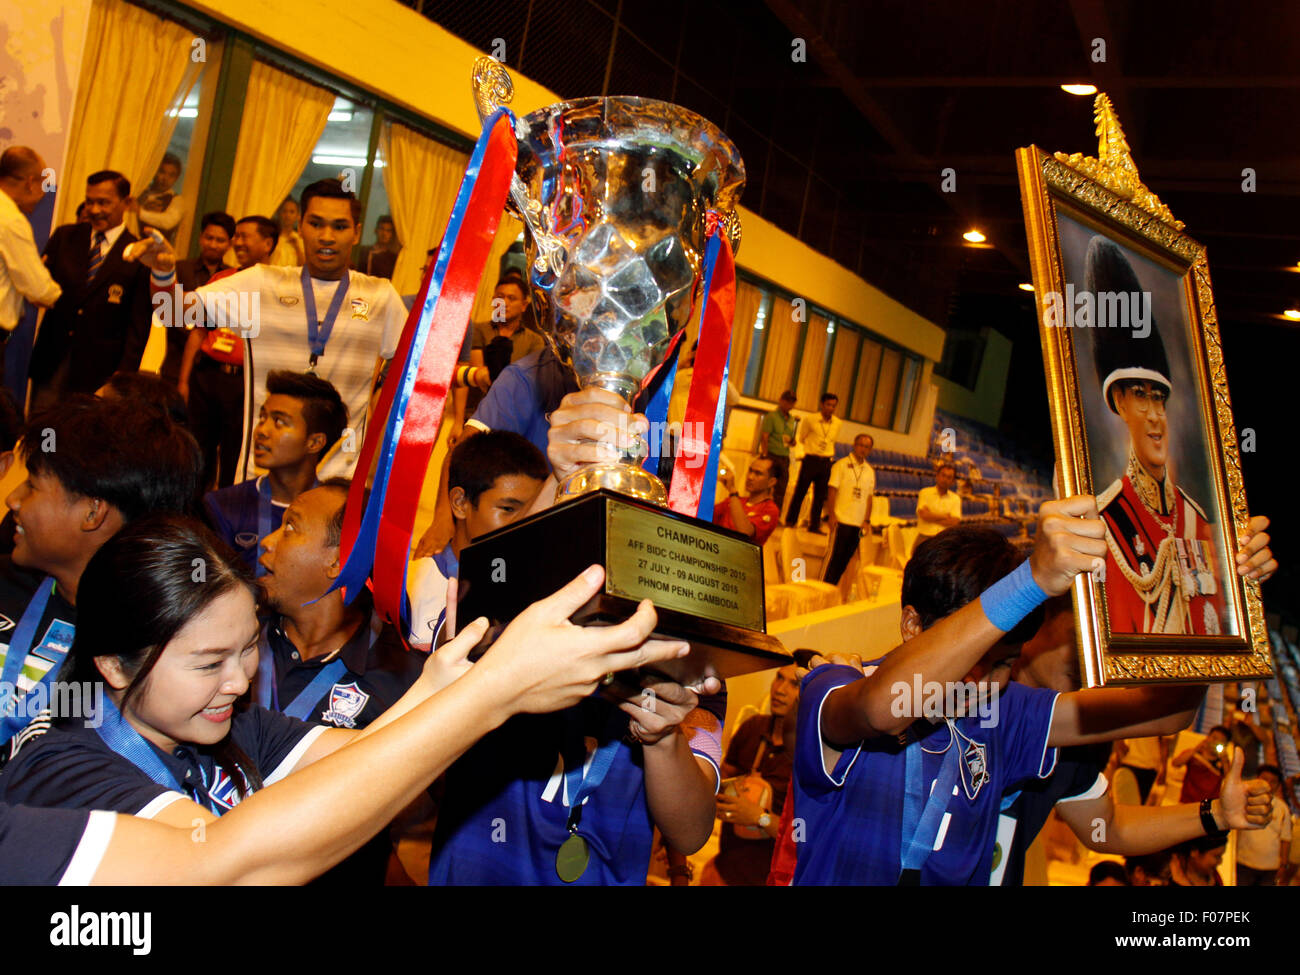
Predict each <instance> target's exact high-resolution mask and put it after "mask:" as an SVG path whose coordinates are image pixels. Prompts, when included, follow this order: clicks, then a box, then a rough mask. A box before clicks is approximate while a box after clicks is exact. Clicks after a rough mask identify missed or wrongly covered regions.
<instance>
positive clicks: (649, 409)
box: [641, 341, 682, 474]
mask: <svg viewBox="0 0 1300 975" xmlns="http://www.w3.org/2000/svg"><path fill="white" fill-rule="evenodd" d="M681 346H682V343H681V342H680V341H679V342H678V343H677V345H676V347H675V348H674V349H673V361H672V362H670V363H668V365H667V368H665V369H664V375H662V376H660V377H659V379H658V386H656V387H655V391H654V394H653V395H652V396H651V397H650V402H649V403H647V404H646V410H645V418H646V419H647V420H649V421H650V437H651V442H652V444H653V441H654V434H655V431H656V430H658V431H659V443H658V447H659V453H658V454H657V455H656V453H655V452H654V451H651V452H650V456H649V457H647V458H646V459H645V460H644V461H643V462H642V464H641V466H642V467H643V468H644V469H645V470H647V471H648V472H650V473H651V474H658V473H659V458H660V457H661V456H663V452H664V449H665V443H666V442H667V439H668V429H667V422H668V404H669V402H670V401H671V400H672V398H673V384H674V383H676V382H677V359H678V356H679V355H680V353H681Z"/></svg>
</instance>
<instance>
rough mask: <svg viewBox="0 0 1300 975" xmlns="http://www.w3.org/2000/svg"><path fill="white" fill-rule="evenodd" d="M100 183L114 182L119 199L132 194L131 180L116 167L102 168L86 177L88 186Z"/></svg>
mask: <svg viewBox="0 0 1300 975" xmlns="http://www.w3.org/2000/svg"><path fill="white" fill-rule="evenodd" d="M100 183H112V184H113V189H115V190H116V191H117V195H118V197H119V199H123V200H125V199H126V198H127V197H129V196H130V195H131V181H130V180H129V179H127V178H126V177H125V176H123V175H122V174H121V173H119V172H118V171H117V170H116V169H101V170H100V171H99V172H97V173H91V174H90V175H89V176H87V177H86V185H87V186H97V185H98V184H100Z"/></svg>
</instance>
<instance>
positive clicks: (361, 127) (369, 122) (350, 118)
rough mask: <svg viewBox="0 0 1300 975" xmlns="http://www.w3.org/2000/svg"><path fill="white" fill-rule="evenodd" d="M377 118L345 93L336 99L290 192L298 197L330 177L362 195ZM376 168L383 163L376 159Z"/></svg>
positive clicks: (295, 197)
mask: <svg viewBox="0 0 1300 975" xmlns="http://www.w3.org/2000/svg"><path fill="white" fill-rule="evenodd" d="M317 117H319V116H317ZM374 121H375V113H374V112H373V111H372V110H371V109H370V108H368V107H366V106H365V105H358V104H356V103H354V102H351V101H349V100H348V99H346V98H343V97H342V96H340V97H337V98H335V99H334V108H333V110H332V111H331V112H330V114H329V119H328V120H327V121H326V123H325V131H324V132H322V133H321V137H320V140H319V141H318V142H317V143H316V148H315V149H313V150H312V154H311V161H310V162H309V163H307V168H306V169H304V170H303V171H302V175H301V176H299V177H298V182H296V183H294V185H293V189H292V190H290V192H289V195H290V196H292V197H293V198H294V199H295V200H296V199H299V198H300V197H301V196H302V191H303V190H305V189H306V188H307V187H308V186H310V185H311V184H312V183H314V182H316V181H317V180H318V179H330V178H338V179H341V180H343V182H344V186H345V188H346V189H350V190H352V192H354V193H356V194H358V195H360V193H361V188H362V185H363V184H364V182H365V174H366V165H367V163H368V157H369V152H370V131H371V129H372V128H373V126H374ZM376 167H377V168H380V169H382V162H381V161H379V160H376ZM372 185H373V183H372ZM363 202H365V201H363ZM384 202H385V204H387V202H388V198H387V196H385V197H384ZM363 219H364V217H363ZM371 236H372V237H373V234H372V235H371Z"/></svg>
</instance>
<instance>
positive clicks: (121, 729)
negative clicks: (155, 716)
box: [95, 694, 185, 793]
mask: <svg viewBox="0 0 1300 975" xmlns="http://www.w3.org/2000/svg"><path fill="white" fill-rule="evenodd" d="M95 731H96V732H98V733H99V737H100V738H102V739H103V740H104V744H105V745H107V746H108V747H109V748H111V749H112V750H113V751H114V752H116V753H117V754H119V755H121V756H122V757H123V758H125V759H126V760H127V761H128V762H130V763H131V764H132V765H134V766H135V767H136V768H138V769H139V770H140V771H141V772H143V773H144V774H145V775H147V776H149V778H150V779H152V780H153V781H154V782H156V783H157V784H158V785H160V786H162V787H163V788H164V789H171V790H172V791H173V792H180V793H184V792H185V790H184V789H182V788H181V784H180V783H179V782H177V781H176V776H174V775H173V774H172V770H171V769H169V768H168V767H167V765H166V764H165V763H164V762H163V760H162V759H161V758H160V757H159V756H158V753H157V752H156V751H154V747H153V746H152V745H150V744H149V742H147V741H145V739H144V737H143V736H142V735H141V734H140V732H138V731H136V730H135V729H134V728H132V727H131V725H130V724H129V723H128V722H127V720H126V718H124V717H122V712H121V711H119V710H118V709H117V705H116V704H114V703H113V701H112V699H111V698H110V697H109V696H108V695H107V694H105V695H104V716H103V721H101V722H100V724H99V727H97V728H96V729H95Z"/></svg>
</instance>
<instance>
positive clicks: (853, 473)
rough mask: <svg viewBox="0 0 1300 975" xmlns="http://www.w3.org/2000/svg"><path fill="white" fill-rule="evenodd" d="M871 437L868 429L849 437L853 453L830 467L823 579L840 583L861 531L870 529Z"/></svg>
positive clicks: (873, 476) (873, 478)
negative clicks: (828, 537) (828, 535)
mask: <svg viewBox="0 0 1300 975" xmlns="http://www.w3.org/2000/svg"><path fill="white" fill-rule="evenodd" d="M873 446H875V441H874V440H873V439H872V437H871V435H870V434H868V433H860V434H858V435H857V436H856V437H854V438H853V453H851V454H849V455H848V456H847V457H841V458H840V459H839V460H837V461H836V462H835V464H834V465H833V466H832V467H831V477H830V483H829V484H828V485H827V497H826V501H827V506H828V507H829V509H830V513H831V516H830V529H831V548H830V553H831V554H830V558H828V559H827V560H826V572H825V574H824V576H823V578H824V579H825V581H827V582H829V583H830V584H831V585H832V586H838V585H839V584H840V576H842V575H843V574H844V570H845V569H846V568H848V565H849V562H850V561H851V560H852V558H853V553H854V552H856V551H857V549H858V542H859V541H860V540H861V538H862V533H863V532H864V531H868V532H869V531H871V522H870V517H871V498H872V495H874V494H875V492H876V472H875V470H874V469H873V468H872V466H871V465H870V464H868V463H867V457H868V455H870V453H871V448H872V447H873Z"/></svg>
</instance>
